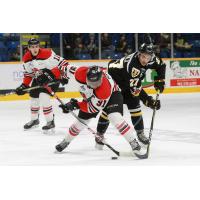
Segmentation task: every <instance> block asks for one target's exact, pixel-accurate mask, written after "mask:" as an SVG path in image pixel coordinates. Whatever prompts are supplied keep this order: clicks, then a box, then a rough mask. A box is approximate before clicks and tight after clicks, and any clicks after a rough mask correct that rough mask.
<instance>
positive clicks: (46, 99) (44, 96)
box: [40, 93, 53, 122]
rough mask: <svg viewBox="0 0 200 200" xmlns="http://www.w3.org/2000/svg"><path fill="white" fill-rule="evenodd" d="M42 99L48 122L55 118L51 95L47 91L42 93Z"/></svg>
mask: <svg viewBox="0 0 200 200" xmlns="http://www.w3.org/2000/svg"><path fill="white" fill-rule="evenodd" d="M40 101H41V104H42V107H43V113H44V116H45V119H46V121H47V122H50V121H52V120H53V108H52V105H51V100H50V96H49V95H48V94H46V93H40Z"/></svg>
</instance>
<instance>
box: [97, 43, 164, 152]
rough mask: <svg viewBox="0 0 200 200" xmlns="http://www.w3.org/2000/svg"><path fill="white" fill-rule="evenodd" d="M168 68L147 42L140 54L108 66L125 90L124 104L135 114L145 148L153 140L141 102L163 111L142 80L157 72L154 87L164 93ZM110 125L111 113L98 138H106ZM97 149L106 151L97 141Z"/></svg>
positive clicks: (102, 120) (134, 121)
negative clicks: (149, 72)
mask: <svg viewBox="0 0 200 200" xmlns="http://www.w3.org/2000/svg"><path fill="white" fill-rule="evenodd" d="M165 68H166V65H165V64H164V63H163V61H162V60H161V58H158V57H157V56H156V55H155V54H154V50H153V45H152V44H146V43H143V44H142V45H141V46H140V48H139V51H136V52H135V53H133V54H130V55H128V56H125V57H123V58H121V59H119V60H111V61H110V62H109V63H108V73H109V74H110V75H111V76H112V78H113V79H114V81H115V82H116V83H117V84H118V85H119V87H120V88H121V92H122V95H123V98H124V104H126V105H127V107H128V110H129V112H130V114H131V121H132V124H133V126H134V128H135V131H136V133H137V137H138V140H139V141H140V142H141V143H142V144H143V145H148V143H149V139H148V138H147V137H146V136H145V134H144V123H143V117H142V112H141V106H140V100H141V101H142V102H143V103H144V105H146V106H147V107H150V108H151V109H154V108H156V109H157V110H158V109H160V101H159V100H158V101H157V102H156V101H155V100H154V99H153V97H152V96H149V95H148V94H147V93H146V92H145V91H144V90H143V89H142V80H143V79H144V78H145V74H146V71H147V70H148V69H154V70H155V71H156V72H157V76H155V78H154V88H155V89H156V90H157V91H159V92H160V93H162V92H163V90H164V86H165ZM108 126H109V120H108V118H107V114H106V113H105V112H102V114H101V116H100V118H99V121H98V125H97V135H98V136H101V137H104V133H105V132H106V130H107V128H108ZM95 141H96V148H97V149H102V147H103V144H102V143H101V142H99V140H98V138H97V137H96V138H95Z"/></svg>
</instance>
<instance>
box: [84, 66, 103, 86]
mask: <svg viewBox="0 0 200 200" xmlns="http://www.w3.org/2000/svg"><path fill="white" fill-rule="evenodd" d="M102 77H103V71H102V70H101V68H100V67H99V66H96V65H95V66H91V67H89V69H88V71H87V76H86V82H87V85H88V86H89V87H91V88H93V89H96V88H97V87H99V86H100V85H101V82H102Z"/></svg>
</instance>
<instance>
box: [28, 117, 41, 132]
mask: <svg viewBox="0 0 200 200" xmlns="http://www.w3.org/2000/svg"><path fill="white" fill-rule="evenodd" d="M39 123H40V122H39V119H36V120H31V121H30V122H28V123H26V124H25V125H24V130H30V129H34V128H37V127H38V126H39Z"/></svg>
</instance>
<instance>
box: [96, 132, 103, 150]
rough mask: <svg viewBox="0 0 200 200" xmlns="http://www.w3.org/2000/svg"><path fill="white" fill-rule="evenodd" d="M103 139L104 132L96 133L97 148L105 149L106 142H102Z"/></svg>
mask: <svg viewBox="0 0 200 200" xmlns="http://www.w3.org/2000/svg"><path fill="white" fill-rule="evenodd" d="M102 140H104V134H102V133H96V135H95V149H97V150H103V147H104V144H103V143H102Z"/></svg>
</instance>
